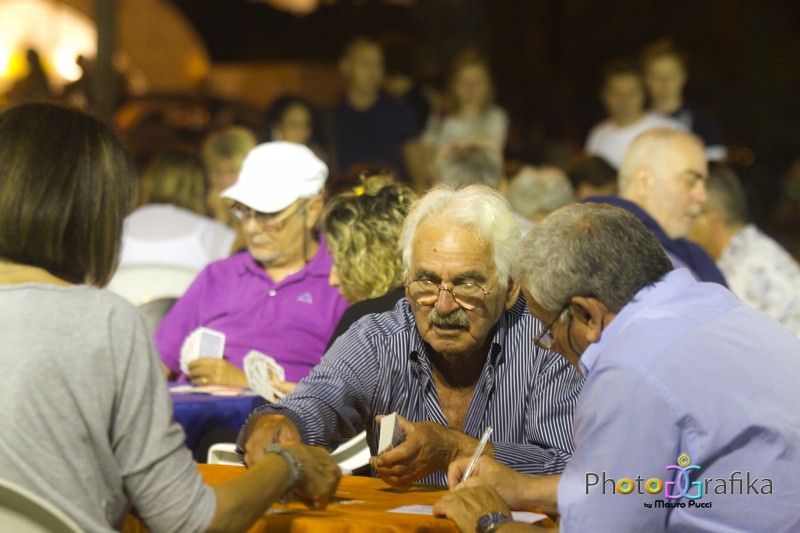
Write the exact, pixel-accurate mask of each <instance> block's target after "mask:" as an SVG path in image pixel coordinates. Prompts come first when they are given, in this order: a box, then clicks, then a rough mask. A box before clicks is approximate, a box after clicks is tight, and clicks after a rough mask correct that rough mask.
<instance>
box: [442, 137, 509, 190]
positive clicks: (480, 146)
mask: <svg viewBox="0 0 800 533" xmlns="http://www.w3.org/2000/svg"><path fill="white" fill-rule="evenodd" d="M436 175H437V179H438V180H439V182H440V183H444V184H445V185H449V186H451V187H453V188H455V189H459V188H461V187H466V186H468V185H486V186H488V187H491V188H493V189H496V188H497V185H498V183H500V178H502V177H503V157H502V155H501V153H500V149H499V147H497V146H495V145H492V144H488V143H481V142H477V141H476V142H470V141H466V142H463V143H458V144H452V145H449V146H447V147H445V148H444V149H442V152H441V153H440V154H439V156H438V157H437V158H436Z"/></svg>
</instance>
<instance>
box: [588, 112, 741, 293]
mask: <svg viewBox="0 0 800 533" xmlns="http://www.w3.org/2000/svg"><path fill="white" fill-rule="evenodd" d="M707 177H708V162H707V161H706V156H705V151H704V148H703V143H702V141H701V140H700V139H699V138H698V137H696V136H695V135H692V134H690V133H686V132H683V131H679V130H674V129H668V128H654V129H651V130H648V131H646V132H644V133H642V134H640V135H639V136H638V137H636V139H634V141H633V142H632V143H631V145H630V146H629V147H628V150H627V151H626V152H625V156H624V157H623V159H622V164H621V165H620V169H619V176H618V179H617V187H618V190H619V197H612V196H590V197H588V198H586V199H585V200H584V201H586V202H595V203H605V204H611V205H615V206H617V207H622V208H623V209H626V210H627V211H630V212H631V213H633V214H634V215H636V216H637V217H638V218H639V220H641V221H642V222H643V223H644V225H645V226H646V227H647V228H648V229H649V230H650V231H652V232H653V233H654V234H655V236H656V237H657V238H658V240H659V242H660V243H661V246H662V247H663V248H664V250H665V251H666V252H667V256H668V257H669V259H670V260H671V261H672V264H673V265H674V266H675V267H676V268H677V267H686V268H688V269H689V270H691V272H692V273H693V274H694V276H695V278H697V279H698V280H700V281H712V282H715V283H719V284H721V285H726V282H725V277H724V276H723V274H722V272H721V271H720V270H719V268H717V266H716V264H715V263H714V260H713V259H712V258H711V256H709V255H708V254H707V253H706V252H705V251H704V250H703V248H701V247H700V246H699V245H697V244H695V243H693V242H691V241H689V240H688V239H686V237H687V236H688V234H689V230H690V229H691V227H692V223H693V222H694V220H695V219H696V218H697V217H698V216H699V215H700V213H701V212H702V210H703V205H704V204H705V202H706V199H707V193H706V186H705V181H706V179H707Z"/></svg>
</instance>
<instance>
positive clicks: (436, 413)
mask: <svg viewBox="0 0 800 533" xmlns="http://www.w3.org/2000/svg"><path fill="white" fill-rule="evenodd" d="M519 238H520V237H519V229H518V227H517V224H516V222H515V220H514V216H513V214H512V212H511V210H510V208H509V206H508V204H507V202H506V201H505V200H504V199H503V198H502V197H501V196H500V195H499V194H498V193H496V192H495V191H492V190H491V189H489V188H488V187H484V186H470V187H466V188H464V189H461V190H459V191H455V190H453V189H451V188H449V187H446V186H440V187H438V188H436V189H434V190H432V191H431V192H429V193H428V194H427V195H426V196H424V197H423V198H422V199H421V200H420V201H419V202H418V203H417V204H416V205H415V207H414V208H413V209H412V211H411V213H410V214H409V216H408V218H407V219H406V222H405V224H404V227H403V231H402V234H401V245H402V249H403V250H402V251H403V263H404V266H405V269H406V282H405V284H406V298H403V299H401V300H400V301H399V302H398V304H397V305H396V307H395V308H394V310H392V311H388V312H386V313H380V314H373V315H367V316H366V317H364V318H362V319H361V320H359V321H358V322H356V323H355V324H354V325H353V326H351V327H350V329H349V330H348V331H347V332H346V333H344V334H343V335H342V336H340V337H339V339H338V340H337V341H336V342H335V343H334V344H333V346H332V347H331V348H330V350H329V351H328V352H327V354H326V355H325V357H324V358H323V360H322V362H321V363H320V364H319V365H318V366H317V367H316V368H315V369H314V370H313V371H312V372H311V374H310V375H309V376H308V377H307V378H306V379H305V380H303V381H302V382H301V383H300V384H299V385H298V387H297V389H296V390H295V391H294V393H292V394H290V395H289V396H288V397H286V398H285V399H284V400H283V401H282V402H281V403H280V404H275V405H267V406H263V407H262V408H259V409H257V410H256V411H254V413H253V414H252V415H251V417H250V419H249V420H248V422H247V424H246V425H245V427H244V428H243V430H242V432H241V434H240V436H239V448H240V452H241V453H242V455H243V458H244V460H245V462H246V463H247V464H254V463H255V462H256V461H258V459H259V457H260V456H261V454H262V451H263V449H264V447H265V446H267V445H268V444H269V443H272V442H275V441H279V442H291V441H294V440H300V441H302V442H305V443H308V444H317V445H324V446H329V447H333V446H335V445H337V444H339V443H341V442H343V441H345V440H347V439H348V438H350V437H352V436H353V435H355V434H357V433H358V432H360V431H362V430H363V429H366V431H367V437H368V442H369V445H370V449H371V450H372V452H373V454H376V452H377V444H378V435H379V423H378V419H379V417H380V415H388V414H390V413H394V412H396V413H398V414H399V415H400V416H399V417H398V420H399V424H400V427H401V429H402V430H403V434H404V440H403V441H402V442H401V443H400V444H398V445H396V446H395V447H394V448H392V449H390V450H389V451H385V452H384V453H382V454H380V455H376V456H374V457H373V459H372V467H373V470H374V471H375V473H377V475H379V476H380V477H381V478H382V479H384V480H385V481H386V482H387V483H389V484H391V485H408V484H410V483H412V482H415V481H422V482H424V483H431V484H438V485H444V484H445V483H446V472H445V470H446V468H447V465H448V463H449V462H451V461H452V460H454V459H456V458H459V457H469V456H471V455H472V454H473V452H474V451H475V448H476V445H477V444H478V438H479V437H480V436H481V434H482V433H483V432H484V430H485V429H486V428H487V427H489V426H491V427H492V428H493V433H492V435H491V436H492V439H491V442H490V445H489V446H487V448H486V449H485V453H487V454H488V455H490V456H493V457H495V458H497V459H498V460H500V461H502V462H503V463H505V464H507V465H509V466H511V467H512V468H515V469H517V470H519V471H521V472H525V473H528V474H548V473H557V472H560V471H561V470H562V469H563V468H564V466H565V465H566V463H567V460H568V459H569V457H570V454H571V452H572V436H571V432H572V412H573V408H574V405H575V401H576V398H577V396H578V394H579V391H580V387H581V384H582V379H581V377H580V375H579V374H578V373H577V372H576V371H575V370H574V369H573V368H572V367H571V366H570V365H569V364H567V362H566V361H564V360H563V359H562V358H560V357H559V356H558V355H557V354H555V353H554V352H550V351H548V350H544V349H540V348H534V347H532V346H531V338H532V337H533V336H534V335H536V334H537V333H539V331H540V330H541V328H542V326H541V324H540V323H539V322H538V321H537V320H536V319H535V318H534V317H532V316H531V315H530V314H529V313H528V312H527V309H526V307H525V302H524V300H523V299H521V298H520V297H519V287H518V286H517V285H516V284H514V283H513V282H512V281H511V278H510V269H511V260H512V257H513V255H514V251H515V248H516V246H517V243H518V241H519Z"/></svg>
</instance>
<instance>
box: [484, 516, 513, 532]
mask: <svg viewBox="0 0 800 533" xmlns="http://www.w3.org/2000/svg"><path fill="white" fill-rule="evenodd" d="M510 521H511V517H510V516H508V515H506V514H503V513H498V512H492V513H486V514H485V515H483V516H481V517H480V518H478V523H477V524H476V525H475V531H476V532H477V533H491V532H492V531H497V529H498V528H499V527H500V526H501V525H503V524H505V523H506V522H510Z"/></svg>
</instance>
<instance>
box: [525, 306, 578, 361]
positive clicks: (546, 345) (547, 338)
mask: <svg viewBox="0 0 800 533" xmlns="http://www.w3.org/2000/svg"><path fill="white" fill-rule="evenodd" d="M569 306H570V304H567V305H566V306H564V307H563V308H562V309H561V311H559V312H558V314H557V315H556V317H555V318H554V319H553V320H551V321H550V323H549V324H548V325H547V326H545V328H544V329H543V330H541V331H540V332H539V333H538V334H536V336H534V337H533V344H535V345H536V346H538V347H539V348H542V349H543V350H551V349H552V348H553V345H554V344H555V343H556V338H555V336H554V335H553V326H555V325H556V322H563V321H564V320H566V319H567V317H568V316H570V312H569Z"/></svg>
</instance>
